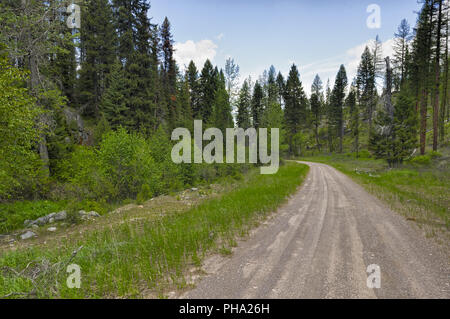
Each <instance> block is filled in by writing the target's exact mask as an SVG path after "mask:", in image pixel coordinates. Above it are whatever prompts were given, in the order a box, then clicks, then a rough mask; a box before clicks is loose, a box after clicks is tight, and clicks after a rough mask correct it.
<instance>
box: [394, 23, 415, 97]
mask: <svg viewBox="0 0 450 319" xmlns="http://www.w3.org/2000/svg"><path fill="white" fill-rule="evenodd" d="M411 38H412V36H411V27H410V25H409V23H408V21H407V20H406V19H403V20H402V21H401V23H400V25H399V26H398V30H397V32H396V33H395V38H394V56H393V63H394V70H395V72H394V84H395V86H396V89H397V90H400V89H401V87H402V85H403V84H404V82H405V80H406V75H407V62H408V58H409V41H411Z"/></svg>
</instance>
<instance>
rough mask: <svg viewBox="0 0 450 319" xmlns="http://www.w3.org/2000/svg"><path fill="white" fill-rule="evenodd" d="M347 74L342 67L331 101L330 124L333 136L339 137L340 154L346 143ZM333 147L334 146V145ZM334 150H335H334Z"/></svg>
mask: <svg viewBox="0 0 450 319" xmlns="http://www.w3.org/2000/svg"><path fill="white" fill-rule="evenodd" d="M347 82H348V80H347V72H346V71H345V67H344V65H341V67H340V68H339V72H338V74H337V75H336V80H335V82H334V88H333V90H332V91H331V101H330V113H329V116H330V123H331V125H332V128H333V131H332V132H331V134H332V136H336V137H339V152H340V153H342V151H343V141H344V112H343V106H344V99H345V90H346V88H347ZM329 134H330V133H329ZM332 145H333V144H332ZM332 150H333V148H332Z"/></svg>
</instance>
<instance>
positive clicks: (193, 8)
mask: <svg viewBox="0 0 450 319" xmlns="http://www.w3.org/2000/svg"><path fill="white" fill-rule="evenodd" d="M370 4H377V5H378V6H379V8H380V15H381V26H380V28H377V29H373V28H372V29H370V28H368V26H367V23H366V21H367V19H368V17H369V16H370V15H371V12H369V13H368V12H367V8H368V6H369V5H370ZM151 5H152V8H151V10H150V16H151V17H152V18H153V19H152V21H153V22H154V23H158V24H160V23H161V22H162V21H163V19H164V17H165V16H167V17H168V18H169V20H170V21H171V23H172V32H173V34H174V40H175V42H176V45H175V47H176V49H177V52H176V59H177V62H178V63H179V65H180V66H183V65H184V64H187V63H188V62H189V60H190V59H193V60H194V61H196V62H197V64H198V65H197V67H198V68H201V67H202V66H203V65H202V64H203V63H204V61H205V60H206V58H209V59H211V60H212V62H213V64H216V65H218V66H219V67H223V65H224V63H225V60H226V58H227V57H233V58H234V59H235V61H236V62H237V63H238V64H239V66H240V69H241V79H244V78H246V77H248V76H251V77H252V79H253V80H256V79H257V78H258V76H259V75H260V74H261V73H262V72H263V71H264V70H265V69H268V68H269V67H270V65H271V64H273V65H274V66H275V68H276V69H277V70H280V71H281V72H282V73H283V74H285V75H286V74H287V72H288V70H289V68H290V65H291V64H292V63H295V64H297V66H298V67H299V70H300V76H301V80H302V82H303V86H304V88H305V91H306V92H307V93H309V92H310V86H311V82H312V80H313V78H314V75H315V74H316V73H318V74H319V75H320V77H321V78H322V81H323V82H324V84H325V83H326V81H327V79H328V78H330V81H331V84H333V81H334V76H335V74H336V73H337V71H338V68H339V65H340V64H344V65H345V66H346V68H347V71H348V75H349V77H353V76H354V74H355V72H356V67H357V64H358V62H359V58H360V56H361V53H362V51H363V49H364V47H365V45H366V44H367V43H368V42H369V41H371V40H372V39H374V38H375V36H376V35H379V36H380V38H381V40H382V41H383V42H384V49H383V52H384V54H385V55H391V54H392V48H391V47H392V38H393V36H394V33H395V31H396V30H397V26H398V24H399V23H400V21H401V19H403V18H406V19H407V20H408V22H409V23H410V24H411V27H413V26H414V25H415V22H416V17H417V14H416V11H418V10H419V8H420V5H419V4H417V1H416V0H378V1H377V0H371V1H365V0H322V1H317V0H316V1H313V0H309V1H305V0H278V1H272V0H258V1H256V0H241V1H239V0H152V1H151Z"/></svg>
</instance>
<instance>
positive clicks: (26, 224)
mask: <svg viewBox="0 0 450 319" xmlns="http://www.w3.org/2000/svg"><path fill="white" fill-rule="evenodd" d="M33 222H34V221H32V220H29V219H27V220H25V221H24V222H23V225H24V226H25V227H30V226H31V225H32V224H33Z"/></svg>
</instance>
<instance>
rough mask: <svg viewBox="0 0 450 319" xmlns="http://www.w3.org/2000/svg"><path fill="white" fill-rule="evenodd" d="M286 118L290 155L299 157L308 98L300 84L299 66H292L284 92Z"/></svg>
mask: <svg viewBox="0 0 450 319" xmlns="http://www.w3.org/2000/svg"><path fill="white" fill-rule="evenodd" d="M284 101H285V108H284V117H285V124H286V133H287V141H288V144H289V153H290V154H291V155H297V154H299V153H300V149H301V145H298V143H297V142H296V140H298V137H299V136H298V134H299V133H300V132H301V127H302V126H303V125H304V124H305V121H306V106H307V98H306V95H305V93H304V91H303V87H302V83H301V82H300V74H299V73H298V69H297V66H296V65H295V64H293V65H292V67H291V70H290V72H289V76H288V79H287V81H286V86H285V90H284Z"/></svg>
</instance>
